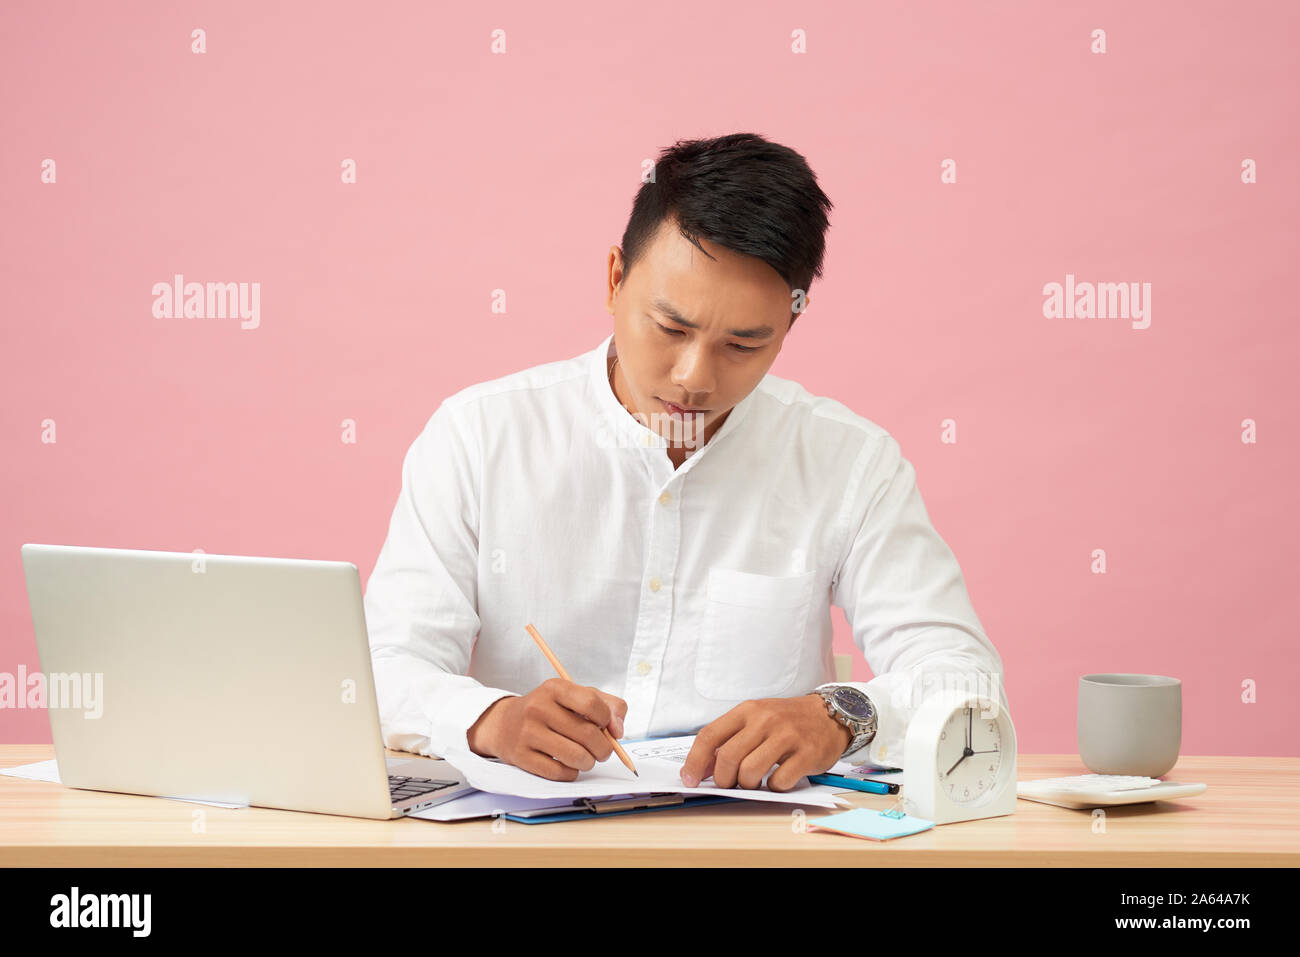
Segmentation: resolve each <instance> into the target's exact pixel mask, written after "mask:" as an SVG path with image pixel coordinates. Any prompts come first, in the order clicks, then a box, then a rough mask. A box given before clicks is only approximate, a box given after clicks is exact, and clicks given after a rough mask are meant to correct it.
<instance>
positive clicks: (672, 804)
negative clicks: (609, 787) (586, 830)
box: [502, 791, 743, 824]
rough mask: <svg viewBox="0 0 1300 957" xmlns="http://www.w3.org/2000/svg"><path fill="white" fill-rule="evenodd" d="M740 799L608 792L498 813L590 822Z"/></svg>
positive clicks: (527, 819) (534, 820)
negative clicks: (552, 804)
mask: <svg viewBox="0 0 1300 957" xmlns="http://www.w3.org/2000/svg"><path fill="white" fill-rule="evenodd" d="M740 800H743V799H742V798H735V797H727V796H726V795H724V794H701V795H699V796H698V797H689V798H688V797H687V796H686V795H685V794H682V793H681V792H680V791H669V792H659V793H650V794H632V795H628V796H626V797H619V796H618V795H611V796H610V797H607V798H590V797H584V798H574V799H573V801H572V802H571V803H569V804H559V805H556V806H555V807H539V808H533V809H532V810H521V811H509V812H507V813H505V814H503V815H502V817H504V818H505V819H506V820H508V821H517V822H518V823H520V824H550V823H551V822H553V821H591V820H596V819H597V818H602V817H614V816H616V815H619V814H640V813H642V812H645V811H668V810H672V809H673V808H683V807H701V806H703V805H706V804H722V803H727V802H731V801H740Z"/></svg>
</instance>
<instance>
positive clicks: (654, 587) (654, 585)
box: [650, 578, 663, 591]
mask: <svg viewBox="0 0 1300 957" xmlns="http://www.w3.org/2000/svg"><path fill="white" fill-rule="evenodd" d="M662 584H663V582H661V581H660V580H659V579H658V578H652V579H650V590H651V591H658V590H659V586H660V585H662Z"/></svg>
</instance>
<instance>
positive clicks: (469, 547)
mask: <svg viewBox="0 0 1300 957" xmlns="http://www.w3.org/2000/svg"><path fill="white" fill-rule="evenodd" d="M459 411H460V410H459V409H458V408H457V407H456V406H450V405H448V403H447V402H444V403H443V404H442V405H440V406H439V407H438V410H437V411H436V412H435V413H434V414H433V416H432V417H431V418H430V419H429V421H428V423H427V424H426V425H425V427H424V429H423V431H422V432H421V433H420V435H419V436H417V437H416V439H415V441H414V442H413V443H412V444H411V446H410V448H409V449H408V450H407V452H406V456H405V459H404V460H403V463H402V487H401V491H400V492H399V493H398V496H397V504H396V506H395V507H394V509H393V515H392V520H391V522H390V523H389V527H388V536H387V538H386V539H385V541H384V544H383V547H382V549H381V550H380V552H379V558H378V559H377V560H376V563H375V568H374V571H373V572H372V573H371V575H370V579H369V581H368V582H367V585H366V593H365V599H364V603H365V615H366V627H367V632H368V634H369V641H370V657H371V663H372V665H373V668H374V675H375V691H376V695H377V697H378V703H379V718H380V725H381V728H382V731H383V737H384V743H385V744H386V745H387V746H388V747H390V748H397V749H399V750H403V751H413V752H416V753H419V754H434V755H443V754H446V753H447V751H448V749H450V748H454V747H458V748H461V749H463V750H468V749H469V744H468V741H467V739H466V732H467V731H468V729H469V728H470V727H471V726H472V725H473V724H474V722H475V721H477V720H478V718H479V716H480V715H481V714H482V713H483V712H484V711H485V710H487V708H488V706H490V705H491V704H492V703H493V702H494V701H497V700H498V699H500V698H502V697H504V696H506V695H510V694H514V692H511V691H507V690H504V689H501V688H489V687H485V686H484V685H482V684H480V683H479V682H478V681H475V680H474V679H473V678H471V677H469V676H468V671H469V662H470V652H471V650H472V649H473V645H474V641H475V638H476V636H477V635H478V631H479V616H478V604H477V599H478V594H477V593H478V584H477V583H478V528H479V522H478V507H479V502H478V490H479V489H480V487H481V484H480V482H479V474H478V471H479V465H480V455H479V453H478V444H477V443H476V442H475V440H474V436H473V434H472V431H471V430H468V429H466V428H465V425H464V423H463V422H462V420H461V418H460V415H459Z"/></svg>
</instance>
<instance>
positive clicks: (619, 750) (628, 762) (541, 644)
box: [524, 625, 641, 777]
mask: <svg viewBox="0 0 1300 957" xmlns="http://www.w3.org/2000/svg"><path fill="white" fill-rule="evenodd" d="M524 627H525V628H526V629H527V630H528V633H529V634H530V635H532V636H533V641H535V642H537V647H538V648H541V649H542V654H544V655H545V656H546V660H547V661H549V662H550V663H551V665H552V666H553V667H554V668H555V670H556V671H557V672H559V675H560V677H561V678H563V679H564V680H565V681H572V680H573V679H572V678H570V677H569V673H568V672H567V671H565V670H564V665H562V664H560V659H559V658H557V657H555V652H553V651H551V649H550V648H548V647H547V645H546V641H545V640H544V639H543V638H542V636H541V635H540V634H539V633H538V631H537V629H536V628H534V627H533V626H532V625H525V626H524ZM600 730H601V731H603V732H604V733H605V737H607V738H609V743H610V744H612V745H613V746H614V753H615V754H617V755H618V759H619V760H620V761H622V762H623V764H624V765H625V766H626V767H627V769H628V770H629V771H631V772H632V773H633V774H635V775H636V776H637V777H640V776H641V775H640V774H639V773H638V772H637V769H636V766H635V765H634V764H633V763H632V759H631V758H629V757H628V756H627V752H626V751H624V750H623V746H622V745H621V744H619V743H618V741H617V740H615V738H614V736H613V735H612V734H610V733H609V728H601V729H600Z"/></svg>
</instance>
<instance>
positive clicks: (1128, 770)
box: [1078, 674, 1183, 778]
mask: <svg viewBox="0 0 1300 957" xmlns="http://www.w3.org/2000/svg"><path fill="white" fill-rule="evenodd" d="M1078 738H1079V757H1080V758H1082V759H1083V763H1084V765H1085V766H1086V767H1087V768H1088V769H1089V770H1090V771H1092V772H1094V773H1096V774H1132V775H1142V776H1144V777H1149V778H1158V777H1160V775H1162V774H1165V773H1167V772H1168V771H1169V769H1170V768H1172V767H1173V766H1174V765H1175V764H1177V763H1178V750H1179V748H1180V747H1182V743H1183V684H1182V682H1181V681H1179V680H1178V679H1177V678H1168V677H1166V676H1164V675H1126V674H1113V675H1084V676H1083V677H1081V678H1080V679H1079V723H1078Z"/></svg>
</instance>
